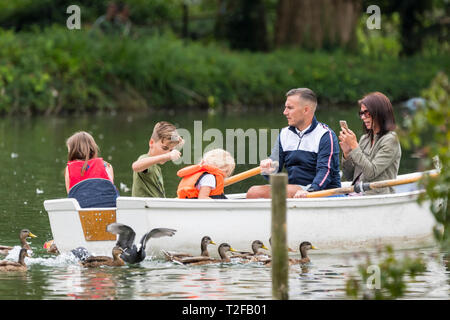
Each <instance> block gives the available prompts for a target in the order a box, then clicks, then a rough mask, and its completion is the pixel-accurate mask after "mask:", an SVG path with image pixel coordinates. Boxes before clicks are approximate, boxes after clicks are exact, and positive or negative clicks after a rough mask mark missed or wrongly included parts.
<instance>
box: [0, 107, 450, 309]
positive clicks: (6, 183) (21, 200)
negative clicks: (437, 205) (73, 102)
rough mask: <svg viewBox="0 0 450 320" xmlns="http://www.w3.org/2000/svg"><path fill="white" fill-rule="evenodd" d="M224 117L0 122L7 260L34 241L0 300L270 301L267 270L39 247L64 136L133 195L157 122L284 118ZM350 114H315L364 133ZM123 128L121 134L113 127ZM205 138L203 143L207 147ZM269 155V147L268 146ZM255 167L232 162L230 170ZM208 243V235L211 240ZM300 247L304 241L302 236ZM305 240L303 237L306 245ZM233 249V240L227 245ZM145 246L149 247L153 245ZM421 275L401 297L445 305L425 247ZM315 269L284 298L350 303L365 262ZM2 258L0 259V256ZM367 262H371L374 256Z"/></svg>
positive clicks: (0, 230) (293, 280) (211, 124)
mask: <svg viewBox="0 0 450 320" xmlns="http://www.w3.org/2000/svg"><path fill="white" fill-rule="evenodd" d="M254 114H255V113H252V114H251V115H252V116H242V115H227V116H225V117H222V116H220V117H219V116H217V117H209V116H208V115H207V114H203V113H193V114H190V113H187V114H182V115H173V114H172V115H170V116H167V115H160V114H150V115H143V116H140V115H139V116H136V115H127V116H121V115H116V116H110V115H103V116H85V117H78V118H76V119H74V118H29V119H18V118H17V119H16V118H5V119H0V159H1V165H0V177H1V181H2V185H1V187H0V201H1V204H2V205H1V206H0V244H1V245H9V246H16V247H15V248H14V250H13V251H12V252H11V253H10V254H9V255H8V256H7V257H6V259H9V260H17V258H18V252H19V247H17V245H18V234H19V231H20V230H21V229H23V228H28V229H30V230H31V232H33V233H34V234H36V235H37V236H38V238H33V239H29V242H30V244H31V247H32V249H33V255H32V256H31V257H29V258H26V259H25V262H26V263H27V265H28V267H29V270H28V271H27V272H13V273H0V299H65V300H67V299H71V300H75V299H83V300H87V299H89V300H95V299H102V300H103V299H104V300H107V299H271V298H272V289H271V269H270V268H268V267H265V266H263V265H259V264H240V263H229V264H222V265H216V266H215V265H207V266H197V267H186V266H180V265H175V264H173V263H170V262H166V261H163V260H161V259H151V257H147V258H146V260H145V261H143V262H142V263H141V264H140V265H137V266H125V267H120V268H108V267H104V268H98V269H87V268H83V267H81V266H80V265H79V264H78V262H77V260H76V259H75V258H74V257H73V256H71V255H59V256H54V255H51V254H48V253H47V252H46V251H45V250H44V249H43V248H42V246H43V244H44V242H45V241H47V240H50V239H51V238H52V234H51V229H50V225H49V220H48V216H47V212H46V211H45V209H44V207H43V202H44V200H46V199H55V198H62V197H66V192H65V186H64V177H63V169H64V166H65V163H66V159H67V150H66V147H65V139H67V137H69V136H70V135H71V134H72V133H74V132H75V131H78V130H85V131H89V132H91V133H92V134H93V136H94V138H95V139H96V141H97V143H98V145H99V146H100V149H101V156H103V157H104V158H105V159H106V160H108V161H109V162H111V163H112V165H113V167H114V173H115V184H116V186H117V187H118V188H119V189H120V192H121V195H124V196H129V195H131V190H129V189H130V187H131V185H132V171H131V164H132V162H133V161H134V160H136V158H137V157H138V156H139V155H141V154H142V153H145V152H147V151H148V139H149V137H150V134H151V131H152V128H153V126H154V124H155V123H156V122H157V121H161V120H168V121H171V122H173V123H175V124H177V126H178V127H181V128H186V129H188V130H191V129H192V128H193V122H194V120H202V121H203V128H204V129H205V130H206V129H208V128H218V129H219V130H221V131H225V130H226V129H227V128H242V129H243V130H247V129H249V128H255V129H259V128H267V129H271V128H281V127H283V126H285V125H286V123H285V122H286V120H285V118H284V117H283V116H282V114H281V111H277V110H275V111H267V110H266V111H264V121H261V117H255V116H254ZM355 114H356V113H355V112H354V110H353V109H348V110H346V109H345V108H334V109H333V111H332V112H330V111H329V110H321V109H320V108H319V111H318V119H319V120H320V121H323V122H325V123H328V124H329V125H330V126H331V127H332V129H333V130H335V131H336V132H337V131H338V121H339V119H347V122H348V123H349V126H350V127H351V128H354V131H356V132H357V134H358V135H359V134H360V131H359V130H360V123H359V122H360V120H359V119H358V118H357V117H356V116H355ZM118 128H120V130H118ZM210 142H211V141H205V142H204V144H203V147H206V146H207V145H208V144H209V143H210ZM269 149H270V148H269ZM251 167H253V166H252V165H237V167H236V170H235V171H236V173H238V172H242V171H244V170H247V169H250V168H251ZM414 168H415V163H414V162H411V159H410V158H409V155H408V153H407V152H405V153H402V167H401V170H400V171H401V172H400V173H407V172H411V171H414ZM178 169H179V166H176V165H174V164H173V163H168V164H165V165H164V166H163V168H162V170H163V175H164V182H165V186H166V191H167V194H168V196H170V197H173V196H175V190H176V186H177V184H178V181H179V180H178V178H176V171H177V170H178ZM264 183H266V181H265V180H264V179H263V178H262V177H259V176H257V177H253V178H251V179H248V180H246V181H242V182H240V183H237V184H235V185H232V186H230V187H229V189H228V190H227V192H229V193H239V192H245V191H246V190H247V189H248V188H249V187H250V186H251V185H253V184H264ZM211 236H212V237H213V236H214V235H211ZM299 240H300V239H299ZM304 240H308V239H304ZM230 243H232V239H230ZM150 245H151V244H150ZM420 252H421V253H422V254H423V255H424V258H425V260H426V261H427V271H426V272H424V273H423V274H420V275H419V276H417V277H416V279H415V280H411V279H408V291H407V295H406V298H437V299H448V298H449V282H450V281H449V270H448V267H446V264H445V263H444V262H442V257H441V255H440V253H439V252H438V251H437V249H436V248H425V249H421V250H420ZM310 256H311V259H312V263H311V264H310V265H308V266H306V267H303V268H301V267H300V266H298V265H296V266H292V267H290V272H289V298H290V299H346V298H347V297H346V295H345V282H346V280H347V279H348V277H349V276H350V275H351V274H354V273H355V272H356V270H357V266H358V264H359V263H362V262H364V261H365V260H364V259H365V256H364V255H358V256H354V255H353V254H352V253H349V252H347V253H345V252H344V253H342V252H334V253H333V252H328V253H323V252H312V253H310ZM0 258H1V257H0ZM372 260H376V259H375V258H374V259H372Z"/></svg>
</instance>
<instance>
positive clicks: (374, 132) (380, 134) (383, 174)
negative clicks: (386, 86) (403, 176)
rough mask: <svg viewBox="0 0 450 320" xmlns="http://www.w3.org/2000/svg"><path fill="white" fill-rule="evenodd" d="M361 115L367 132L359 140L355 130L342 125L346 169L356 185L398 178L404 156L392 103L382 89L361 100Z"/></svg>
mask: <svg viewBox="0 0 450 320" xmlns="http://www.w3.org/2000/svg"><path fill="white" fill-rule="evenodd" d="M358 105H359V109H360V110H359V117H360V118H361V120H362V125H363V131H364V133H365V134H364V135H363V136H362V137H361V139H360V140H359V143H358V141H357V138H356V135H355V133H354V132H353V131H352V130H350V129H348V128H344V127H342V128H341V131H340V134H339V141H340V142H339V145H340V146H341V149H342V152H343V159H342V171H343V174H344V177H345V178H346V179H347V180H352V184H355V183H357V182H360V181H363V182H373V181H381V180H387V179H395V178H397V174H398V169H399V166H400V158H401V155H402V151H401V147H400V142H399V140H398V137H397V134H396V133H395V131H394V130H395V128H396V125H395V118H394V111H393V109H392V104H391V102H390V101H389V99H388V97H386V96H385V95H384V94H382V93H381V92H372V93H369V94H367V95H365V96H364V97H363V98H362V99H361V100H359V101H358ZM393 192H394V190H393V189H392V188H380V189H375V190H371V191H368V192H366V194H381V193H393Z"/></svg>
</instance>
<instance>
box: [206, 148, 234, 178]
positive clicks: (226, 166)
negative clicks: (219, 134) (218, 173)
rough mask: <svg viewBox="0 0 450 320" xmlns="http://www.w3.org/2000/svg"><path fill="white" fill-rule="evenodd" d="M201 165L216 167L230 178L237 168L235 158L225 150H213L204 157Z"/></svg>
mask: <svg viewBox="0 0 450 320" xmlns="http://www.w3.org/2000/svg"><path fill="white" fill-rule="evenodd" d="M200 163H201V164H206V165H210V166H214V167H217V168H219V169H220V170H222V171H223V172H224V173H225V175H226V177H229V176H230V175H231V174H232V173H233V170H234V167H235V166H236V164H235V162H234V159H233V157H232V156H231V154H230V153H229V152H228V151H225V150H223V149H213V150H210V151H208V152H206V153H205V154H204V155H203V158H202V161H201V162H200Z"/></svg>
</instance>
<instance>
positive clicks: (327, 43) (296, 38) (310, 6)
mask: <svg viewBox="0 0 450 320" xmlns="http://www.w3.org/2000/svg"><path fill="white" fill-rule="evenodd" d="M361 9H362V0H302V1H299V0H278V7H277V22H276V26H275V46H276V47H281V46H296V47H303V48H309V49H321V48H323V47H336V46H341V47H349V46H352V45H353V44H354V41H355V37H356V33H355V31H356V26H357V24H358V19H359V17H360V16H361V14H362V11H361Z"/></svg>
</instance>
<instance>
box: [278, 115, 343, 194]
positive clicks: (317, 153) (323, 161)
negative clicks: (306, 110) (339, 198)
mask: <svg viewBox="0 0 450 320" xmlns="http://www.w3.org/2000/svg"><path fill="white" fill-rule="evenodd" d="M270 158H271V159H272V160H273V161H278V162H279V165H280V166H279V168H278V172H280V171H281V170H282V169H283V167H286V170H287V172H288V181H289V182H288V183H289V184H297V185H302V186H308V185H311V186H310V187H309V188H308V191H318V190H323V189H331V188H339V187H341V179H340V176H339V144H338V139H337V137H336V134H335V133H334V132H333V130H331V129H330V128H329V127H328V126H327V125H325V124H323V123H320V122H318V121H317V119H316V118H315V117H314V118H313V121H312V123H311V126H310V127H309V129H308V130H306V131H305V132H302V133H301V134H300V133H298V131H297V130H296V128H295V127H292V126H289V127H286V128H283V129H281V130H280V134H279V135H278V139H277V143H275V145H274V147H273V148H272V154H271V155H270Z"/></svg>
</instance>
